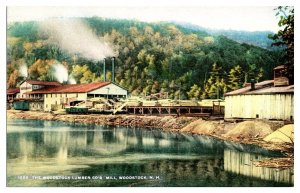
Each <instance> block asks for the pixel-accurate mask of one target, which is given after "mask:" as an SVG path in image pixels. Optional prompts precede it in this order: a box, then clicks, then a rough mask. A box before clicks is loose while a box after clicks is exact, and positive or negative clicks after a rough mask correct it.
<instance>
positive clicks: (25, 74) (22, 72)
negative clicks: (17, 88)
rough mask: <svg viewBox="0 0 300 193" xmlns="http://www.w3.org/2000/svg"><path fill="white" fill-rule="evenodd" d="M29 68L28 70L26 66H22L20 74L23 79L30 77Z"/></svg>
mask: <svg viewBox="0 0 300 193" xmlns="http://www.w3.org/2000/svg"><path fill="white" fill-rule="evenodd" d="M27 70H28V68H27V65H26V64H22V65H21V66H20V67H19V74H20V76H21V77H24V78H27V76H28V71H27Z"/></svg>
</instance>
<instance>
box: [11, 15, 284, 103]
mask: <svg viewBox="0 0 300 193" xmlns="http://www.w3.org/2000/svg"><path fill="white" fill-rule="evenodd" d="M82 20H83V21H84V22H85V23H86V24H87V25H88V26H89V27H90V28H91V29H92V31H93V32H94V33H95V34H96V35H97V36H98V37H99V38H102V39H103V40H104V41H105V42H107V43H108V44H109V45H110V46H111V47H112V48H113V50H114V52H115V53H116V60H115V81H116V83H117V84H119V85H121V86H123V87H125V88H127V89H128V90H129V92H131V94H132V95H149V94H151V93H158V92H169V96H170V97H171V98H175V99H176V98H177V99H178V98H180V99H188V98H189V99H192V98H196V99H203V98H221V97H223V95H224V93H225V92H228V91H231V90H234V89H237V88H240V87H241V86H242V85H243V84H244V83H245V82H249V81H250V79H255V80H256V81H261V80H265V79H272V76H273V68H274V67H275V66H277V65H279V64H280V63H281V61H279V58H280V56H281V54H282V53H281V52H280V51H278V50H277V51H270V50H266V49H263V48H260V47H256V46H252V45H248V44H240V43H237V42H235V41H233V40H231V39H228V38H226V37H224V36H211V35H209V34H208V33H206V32H203V31H197V30H190V29H185V28H183V27H181V26H178V25H175V24H172V23H145V22H139V21H130V20H115V19H102V18H96V17H94V18H82ZM7 27H8V29H7V32H8V38H7V86H8V87H16V86H17V85H18V83H19V82H20V81H21V80H22V79H23V77H21V74H22V72H21V71H22V70H21V69H20V68H21V66H24V65H26V66H27V67H28V73H29V74H28V78H29V79H36V80H46V81H52V80H55V77H54V76H53V70H52V68H51V66H52V65H53V64H56V63H60V64H62V65H64V66H65V67H66V68H67V70H68V73H69V76H70V77H72V78H74V79H75V80H76V82H77V83H89V82H93V81H102V80H103V76H104V75H103V69H102V68H103V65H102V64H103V61H93V60H89V59H87V58H85V57H84V56H82V55H78V54H74V53H69V52H68V51H66V50H63V49H61V48H60V46H59V45H57V44H52V42H51V37H49V36H47V34H45V33H43V32H41V31H40V30H39V22H16V23H9V24H8V26H7ZM74 30H76V29H74ZM66 35H67V34H66ZM110 64H111V59H110V58H107V60H106V68H107V73H106V75H105V76H106V79H107V80H110V79H111V76H112V73H111V65H110Z"/></svg>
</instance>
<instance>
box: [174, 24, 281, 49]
mask: <svg viewBox="0 0 300 193" xmlns="http://www.w3.org/2000/svg"><path fill="white" fill-rule="evenodd" d="M175 23H177V24H178V25H179V26H182V27H184V28H187V29H191V30H194V31H206V32H207V33H209V34H211V35H214V36H219V35H223V36H225V37H227V38H229V39H232V40H234V41H237V42H239V43H247V44H250V45H255V46H258V47H261V48H266V49H271V50H273V49H275V47H272V43H273V41H272V40H271V39H270V38H269V36H272V35H274V33H273V32H271V31H241V30H239V31H238V30H222V29H210V28H205V27H201V26H198V25H194V24H191V23H187V22H175ZM277 49H278V48H277Z"/></svg>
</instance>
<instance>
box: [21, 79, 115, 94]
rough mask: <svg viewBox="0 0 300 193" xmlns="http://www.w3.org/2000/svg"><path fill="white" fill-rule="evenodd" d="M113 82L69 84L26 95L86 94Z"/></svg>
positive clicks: (38, 90)
mask: <svg viewBox="0 0 300 193" xmlns="http://www.w3.org/2000/svg"><path fill="white" fill-rule="evenodd" d="M110 83H111V82H93V83H88V84H67V85H62V86H58V87H51V88H42V89H37V90H34V91H30V92H27V93H26V94H52V93H85V92H90V91H93V90H95V89H98V88H101V87H103V86H106V85H108V84H110Z"/></svg>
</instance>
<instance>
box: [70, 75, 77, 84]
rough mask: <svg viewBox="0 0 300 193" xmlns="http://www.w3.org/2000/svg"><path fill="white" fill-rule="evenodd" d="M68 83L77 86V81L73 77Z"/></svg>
mask: <svg viewBox="0 0 300 193" xmlns="http://www.w3.org/2000/svg"><path fill="white" fill-rule="evenodd" d="M68 83H69V84H76V80H75V78H73V76H72V75H70V76H69V80H68Z"/></svg>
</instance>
